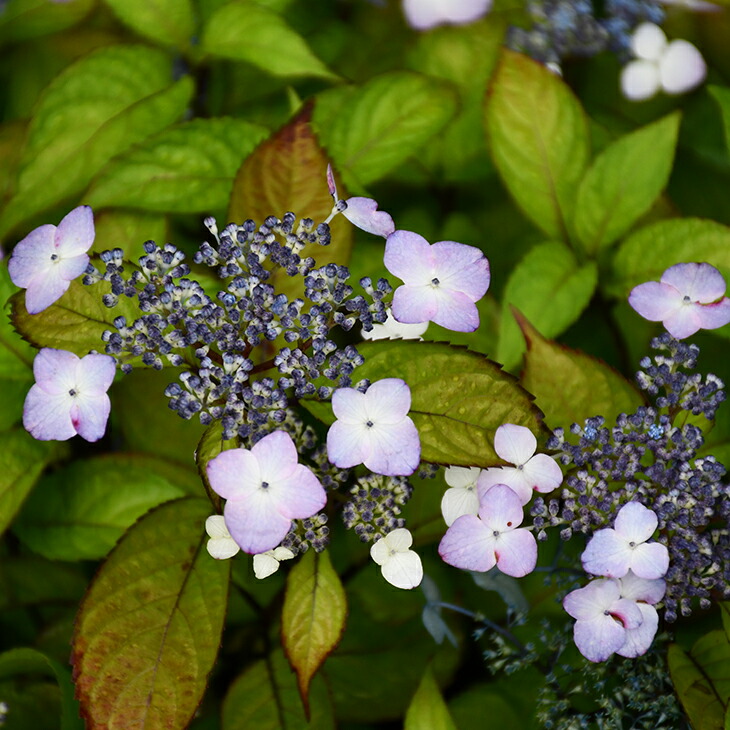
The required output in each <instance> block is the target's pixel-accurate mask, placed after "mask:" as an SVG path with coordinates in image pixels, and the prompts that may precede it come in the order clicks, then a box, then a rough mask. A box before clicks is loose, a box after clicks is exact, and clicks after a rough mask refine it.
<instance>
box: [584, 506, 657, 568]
mask: <svg viewBox="0 0 730 730" xmlns="http://www.w3.org/2000/svg"><path fill="white" fill-rule="evenodd" d="M657 524H658V520H657V516H656V514H654V512H652V511H651V510H650V509H649V508H647V507H644V505H643V504H640V503H639V502H629V503H628V504H625V505H624V506H623V507H622V508H621V509H620V510H619V512H618V514H617V515H616V521H615V522H614V526H613V528H607V529H604V530H598V531H597V532H595V533H594V534H593V537H592V538H591V539H590V541H589V543H588V546H587V547H586V549H585V550H584V551H583V555H582V556H581V561H582V562H583V568H584V569H585V570H586V572H588V573H592V574H593V575H603V576H607V577H609V578H623V576H625V575H626V574H627V573H628V572H629V570H631V571H633V573H634V574H635V575H637V576H638V577H639V578H646V579H648V580H651V579H655V578H661V577H662V576H663V575H665V574H666V572H667V570H668V569H669V551H668V550H667V548H666V546H665V545H662V544H661V543H659V542H647V540H649V538H650V537H651V536H652V535H653V534H654V531H655V530H656V528H657Z"/></svg>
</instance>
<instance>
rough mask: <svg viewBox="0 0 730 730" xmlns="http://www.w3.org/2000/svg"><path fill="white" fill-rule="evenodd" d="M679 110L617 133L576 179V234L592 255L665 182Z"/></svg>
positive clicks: (627, 225) (623, 229)
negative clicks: (625, 132)
mask: <svg viewBox="0 0 730 730" xmlns="http://www.w3.org/2000/svg"><path fill="white" fill-rule="evenodd" d="M679 121H680V116H679V113H674V114H670V115H669V116H666V117H664V118H663V119H660V120H659V121H658V122H654V123H653V124H649V125H647V126H646V127H642V128H641V129H639V130H637V131H635V132H632V133H631V134H627V135H625V136H624V137H621V138H620V139H618V140H617V141H616V142H614V143H613V144H612V145H610V146H609V147H608V148H606V149H605V150H604V151H603V152H601V154H600V155H598V157H597V158H596V159H595V161H594V162H593V164H592V165H591V166H590V168H589V169H588V171H587V172H586V174H585V177H584V178H583V180H582V181H581V184H580V188H579V189H578V200H577V203H576V211H575V224H574V225H575V232H576V235H577V236H578V238H579V239H580V241H581V243H582V245H583V248H584V249H585V250H586V251H588V252H589V253H591V254H595V253H596V252H598V251H599V250H600V249H602V248H606V247H607V246H609V245H610V244H612V243H613V242H614V241H615V240H616V239H617V238H620V237H621V236H622V235H623V234H624V233H626V231H628V230H629V229H630V228H631V226H633V225H634V223H636V221H637V220H638V219H639V218H640V217H641V216H642V215H643V214H644V213H646V212H647V211H648V210H649V209H650V208H651V206H652V205H653V203H654V202H655V201H656V199H657V197H658V196H659V194H660V193H661V191H662V190H663V189H664V188H665V186H666V184H667V181H668V180H669V173H670V172H671V171H672V163H673V161H674V149H675V147H676V145H677V133H678V132H679Z"/></svg>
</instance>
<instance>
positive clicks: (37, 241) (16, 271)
mask: <svg viewBox="0 0 730 730" xmlns="http://www.w3.org/2000/svg"><path fill="white" fill-rule="evenodd" d="M55 235H56V226H51V225H48V224H46V225H43V226H39V227H38V228H36V229H35V230H33V231H31V232H30V233H29V234H28V235H27V236H26V237H25V238H24V239H23V240H22V241H20V242H19V243H18V244H17V245H16V246H15V248H14V249H13V253H12V255H11V256H10V260H9V261H8V273H9V274H10V279H11V280H12V282H13V284H15V286H19V287H22V288H24V289H25V288H26V287H27V286H28V285H29V284H30V282H31V281H33V279H35V278H36V276H38V274H40V273H42V272H45V271H47V270H48V269H50V267H52V266H53V265H54V263H53V261H52V260H51V256H52V255H54V254H55V253H56V244H55Z"/></svg>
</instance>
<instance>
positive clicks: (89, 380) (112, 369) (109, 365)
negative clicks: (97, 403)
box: [76, 353, 117, 395]
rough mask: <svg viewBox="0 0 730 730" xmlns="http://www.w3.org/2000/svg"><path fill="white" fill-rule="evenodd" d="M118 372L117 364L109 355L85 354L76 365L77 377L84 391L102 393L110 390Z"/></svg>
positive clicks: (92, 393)
mask: <svg viewBox="0 0 730 730" xmlns="http://www.w3.org/2000/svg"><path fill="white" fill-rule="evenodd" d="M116 373H117V364H116V362H115V360H114V358H113V357H110V356H109V355H99V354H96V353H90V354H88V355H84V357H82V358H81V360H80V361H79V362H78V364H77V366H76V379H77V385H78V387H79V389H80V390H81V391H82V392H83V393H85V394H86V393H89V394H91V395H102V394H104V393H106V392H107V390H109V387H110V386H111V384H112V383H113V382H114V376H115V375H116Z"/></svg>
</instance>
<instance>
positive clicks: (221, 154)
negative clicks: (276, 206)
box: [86, 119, 266, 213]
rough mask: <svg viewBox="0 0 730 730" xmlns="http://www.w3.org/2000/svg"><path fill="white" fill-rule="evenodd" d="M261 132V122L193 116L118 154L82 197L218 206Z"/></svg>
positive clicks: (193, 208)
mask: <svg viewBox="0 0 730 730" xmlns="http://www.w3.org/2000/svg"><path fill="white" fill-rule="evenodd" d="M265 137H266V130H265V129H264V128H263V127H261V126H260V125H258V124H251V123H249V122H245V121H242V120H239V119H194V120H193V121H191V122H186V123H184V124H181V125H179V126H178V127H175V128H172V129H168V130H165V131H164V132H161V133H160V134H158V135H156V136H155V137H153V138H152V139H149V140H147V141H146V142H144V143H143V144H142V145H140V146H139V147H136V148H135V149H133V150H132V151H130V152H128V153H127V154H126V155H123V156H121V157H118V158H117V159H116V160H115V161H114V162H112V163H111V164H110V165H108V166H107V167H106V168H105V169H104V171H103V172H102V173H101V175H100V176H99V177H98V178H97V179H96V180H95V182H94V183H93V185H92V187H91V189H90V191H89V193H88V194H87V196H86V202H87V203H88V204H89V205H91V206H100V207H104V206H112V205H114V206H124V207H129V208H142V209H144V210H151V211H158V212H162V213H168V212H169V213H195V212H202V213H210V212H212V211H217V210H223V209H225V207H226V206H227V205H228V199H229V198H230V195H231V188H232V187H233V179H234V178H235V176H236V171H237V170H238V168H239V167H240V165H241V162H242V161H243V160H244V159H245V158H246V157H247V156H248V155H249V154H250V153H251V152H252V151H253V148H254V147H255V146H256V145H257V144H258V143H259V142H261V140H262V139H264V138H265Z"/></svg>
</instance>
